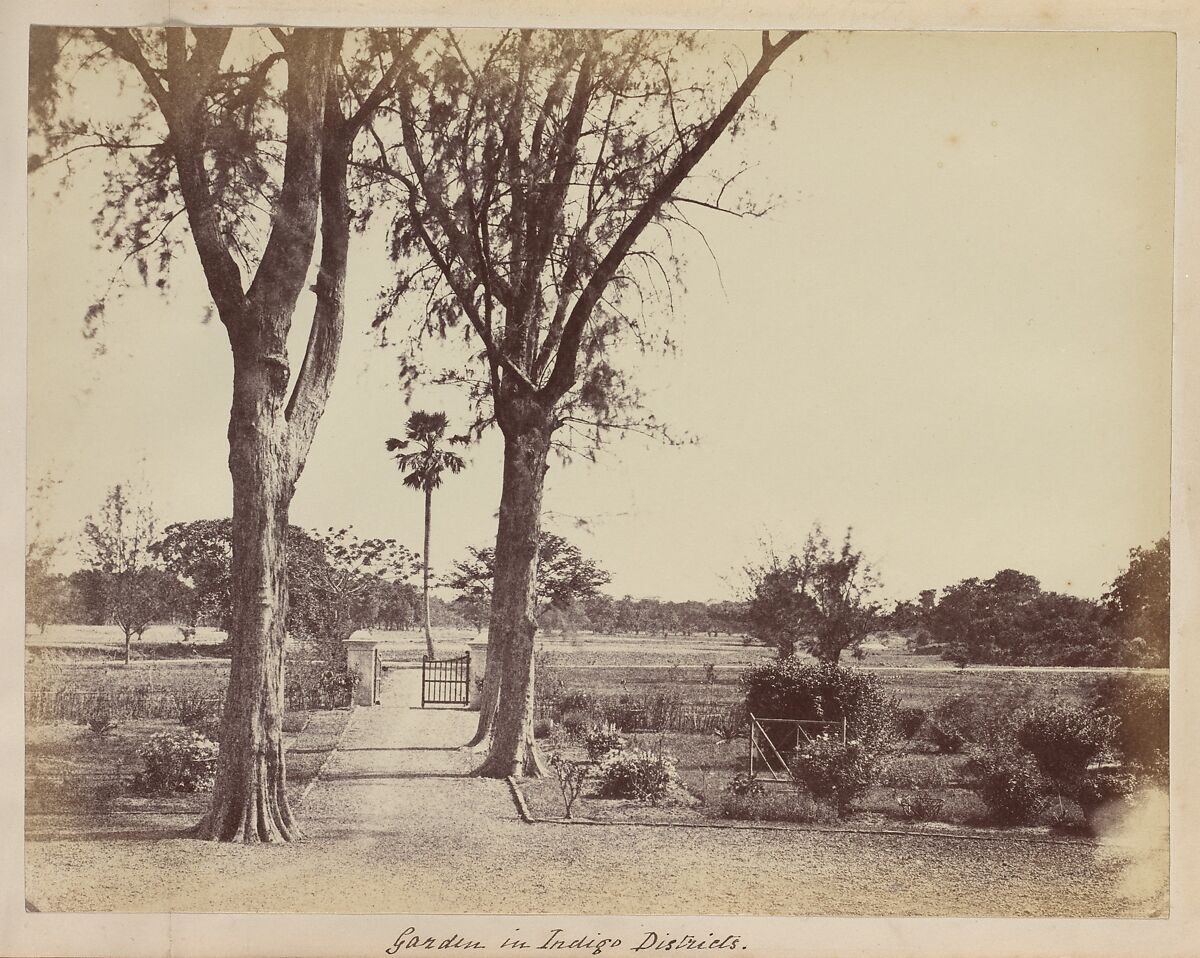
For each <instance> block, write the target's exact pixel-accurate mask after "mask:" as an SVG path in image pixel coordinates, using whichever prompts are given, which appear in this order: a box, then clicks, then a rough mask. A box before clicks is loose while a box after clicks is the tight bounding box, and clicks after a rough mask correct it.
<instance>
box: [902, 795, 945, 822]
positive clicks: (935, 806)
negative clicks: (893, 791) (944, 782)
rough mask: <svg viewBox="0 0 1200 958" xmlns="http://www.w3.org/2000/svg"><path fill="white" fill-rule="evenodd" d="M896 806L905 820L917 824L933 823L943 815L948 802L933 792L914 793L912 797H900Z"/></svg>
mask: <svg viewBox="0 0 1200 958" xmlns="http://www.w3.org/2000/svg"><path fill="white" fill-rule="evenodd" d="M896 804H897V805H899V806H900V810H901V811H902V812H903V813H904V817H905V818H909V819H912V820H913V821H915V822H932V821H935V820H936V819H937V817H938V815H940V814H941V813H942V808H943V807H944V806H945V804H946V800H945V799H943V798H939V797H938V796H937V795H934V794H933V793H932V792H914V793H913V794H911V795H898V796H897V797H896Z"/></svg>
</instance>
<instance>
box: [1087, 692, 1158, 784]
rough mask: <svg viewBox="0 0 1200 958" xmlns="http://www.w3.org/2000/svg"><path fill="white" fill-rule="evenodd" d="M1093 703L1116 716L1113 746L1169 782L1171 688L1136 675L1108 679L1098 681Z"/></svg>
mask: <svg viewBox="0 0 1200 958" xmlns="http://www.w3.org/2000/svg"><path fill="white" fill-rule="evenodd" d="M1090 704H1091V706H1092V707H1093V708H1095V709H1098V710H1101V711H1103V712H1104V713H1105V714H1107V715H1111V716H1112V717H1113V719H1114V724H1113V746H1114V747H1115V749H1116V751H1117V752H1118V753H1119V755H1120V757H1121V758H1122V759H1123V760H1124V761H1125V762H1126V763H1127V764H1129V765H1132V766H1134V767H1135V768H1137V769H1139V770H1141V771H1143V772H1145V773H1148V774H1149V775H1151V776H1152V777H1155V778H1157V779H1160V780H1165V779H1166V777H1167V756H1168V754H1169V751H1170V732H1171V715H1170V691H1169V689H1168V687H1167V686H1166V685H1165V684H1164V685H1151V684H1150V683H1149V682H1146V681H1141V680H1139V679H1138V678H1137V677H1136V676H1124V675H1114V676H1105V677H1104V678H1102V679H1100V680H1099V681H1097V682H1096V684H1095V686H1094V688H1093V691H1092V695H1091V701H1090Z"/></svg>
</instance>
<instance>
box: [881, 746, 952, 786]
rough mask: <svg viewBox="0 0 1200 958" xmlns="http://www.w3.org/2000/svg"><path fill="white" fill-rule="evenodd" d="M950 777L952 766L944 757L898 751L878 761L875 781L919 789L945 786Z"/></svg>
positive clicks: (949, 781) (949, 782) (948, 783)
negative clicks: (877, 772)
mask: <svg viewBox="0 0 1200 958" xmlns="http://www.w3.org/2000/svg"><path fill="white" fill-rule="evenodd" d="M952 779H953V774H952V767H951V766H950V765H949V763H948V761H947V760H946V759H943V758H940V757H937V756H932V755H922V754H919V753H918V754H914V753H912V752H899V753H892V754H891V755H889V756H888V757H886V758H884V759H883V760H882V761H881V762H880V763H879V775H878V779H877V782H878V784H880V785H886V786H888V787H890V788H905V789H920V788H945V787H946V786H948V785H950V784H951V780H952Z"/></svg>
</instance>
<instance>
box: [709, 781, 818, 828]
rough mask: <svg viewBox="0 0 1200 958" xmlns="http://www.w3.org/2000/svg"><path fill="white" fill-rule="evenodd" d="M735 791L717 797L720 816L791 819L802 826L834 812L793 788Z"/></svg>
mask: <svg viewBox="0 0 1200 958" xmlns="http://www.w3.org/2000/svg"><path fill="white" fill-rule="evenodd" d="M759 789H760V790H759V791H758V792H751V793H747V794H741V795H739V794H735V793H733V792H726V793H725V794H724V795H723V796H721V801H720V804H719V805H718V806H717V811H718V813H719V814H720V816H721V817H722V818H729V819H733V820H735V821H745V822H795V823H797V824H802V825H811V824H815V823H824V822H831V821H833V820H835V819H836V817H837V816H836V814H835V813H834V811H833V809H831V808H830V807H829V806H828V805H822V804H821V803H820V802H816V801H813V799H812V798H810V797H809V796H808V795H804V794H802V793H800V792H797V791H795V790H794V789H788V790H786V791H778V792H763V791H762V790H761V789H762V786H759Z"/></svg>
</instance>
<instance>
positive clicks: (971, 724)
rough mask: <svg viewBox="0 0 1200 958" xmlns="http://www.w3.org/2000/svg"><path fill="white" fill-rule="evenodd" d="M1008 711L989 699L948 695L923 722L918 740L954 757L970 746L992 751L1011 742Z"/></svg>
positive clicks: (1010, 717)
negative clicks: (921, 738) (922, 740)
mask: <svg viewBox="0 0 1200 958" xmlns="http://www.w3.org/2000/svg"><path fill="white" fill-rule="evenodd" d="M1012 714H1013V713H1012V709H1011V708H1005V707H1002V706H1001V705H1000V703H999V702H997V701H996V700H994V699H992V698H986V697H980V696H970V697H968V696H966V695H950V696H947V697H946V698H945V699H943V700H942V702H941V703H940V704H939V705H938V706H937V707H936V708H934V709H933V711H931V712H930V713H929V715H928V716H927V717H926V719H925V725H924V728H923V730H922V733H921V734H922V737H923V738H924V739H925V741H927V742H929V744H931V745H932V746H933V747H934V748H935V749H937V751H939V752H943V753H947V754H952V755H953V754H958V753H961V752H964V751H966V750H967V748H968V747H969V746H971V745H980V746H985V747H988V748H991V749H996V748H998V747H1000V746H1002V745H1004V744H1005V743H1007V742H1008V741H1009V740H1010V739H1011V738H1012Z"/></svg>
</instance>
